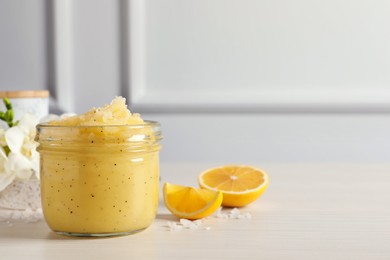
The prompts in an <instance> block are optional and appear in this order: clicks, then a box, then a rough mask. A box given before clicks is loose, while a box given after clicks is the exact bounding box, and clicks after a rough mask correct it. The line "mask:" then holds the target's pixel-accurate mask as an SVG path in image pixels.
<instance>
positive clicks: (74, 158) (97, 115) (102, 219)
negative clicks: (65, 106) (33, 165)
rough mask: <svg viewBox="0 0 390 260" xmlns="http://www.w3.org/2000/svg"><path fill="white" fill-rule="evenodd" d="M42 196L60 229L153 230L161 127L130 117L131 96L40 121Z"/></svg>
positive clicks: (49, 218) (85, 232)
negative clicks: (127, 104)
mask: <svg viewBox="0 0 390 260" xmlns="http://www.w3.org/2000/svg"><path fill="white" fill-rule="evenodd" d="M37 129H38V132H37V136H36V140H37V141H38V142H39V143H40V145H39V148H38V151H39V153H40V155H41V166H40V167H41V197H42V208H43V213H44V216H45V219H46V222H47V223H48V225H49V227H50V228H51V229H52V230H53V231H55V232H57V233H61V234H67V235H78V236H110V235H122V234H130V233H134V232H137V231H140V230H143V229H145V228H146V227H148V226H149V225H150V224H151V223H152V222H153V220H154V218H155V216H156V211H157V206H158V191H159V150H160V145H159V141H160V139H161V132H160V125H159V124H158V123H157V122H152V121H144V120H142V119H141V117H140V116H139V115H138V114H132V113H131V112H130V111H129V110H128V109H127V106H126V104H125V99H124V98H121V97H117V98H115V99H114V100H113V101H112V102H111V104H110V105H107V106H105V107H102V108H96V109H92V110H90V111H88V112H87V113H85V114H83V115H79V116H74V117H69V118H66V119H63V120H56V121H51V122H49V123H46V124H40V125H38V126H37Z"/></svg>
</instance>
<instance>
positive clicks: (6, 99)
mask: <svg viewBox="0 0 390 260" xmlns="http://www.w3.org/2000/svg"><path fill="white" fill-rule="evenodd" d="M3 102H4V105H5V107H6V108H7V110H11V109H12V104H11V101H10V100H9V99H8V98H3Z"/></svg>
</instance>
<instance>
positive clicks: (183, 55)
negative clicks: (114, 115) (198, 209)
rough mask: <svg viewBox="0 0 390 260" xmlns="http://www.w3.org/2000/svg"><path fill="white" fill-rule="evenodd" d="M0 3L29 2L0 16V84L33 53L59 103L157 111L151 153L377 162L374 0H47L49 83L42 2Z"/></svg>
mask: <svg viewBox="0 0 390 260" xmlns="http://www.w3.org/2000/svg"><path fill="white" fill-rule="evenodd" d="M3 2H4V1H3ZM3 2H0V3H1V5H2V7H3V6H7V5H13V6H17V5H20V6H19V7H18V9H17V10H18V11H17V13H18V15H19V9H23V8H29V10H30V12H29V13H28V14H27V15H24V16H23V17H24V18H23V19H22V18H21V16H17V15H16V16H15V15H12V16H10V15H7V16H3V15H1V16H0V21H1V24H0V29H1V30H2V31H1V33H0V36H1V37H2V38H1V39H3V37H4V35H9V34H15V33H16V32H17V33H18V34H19V35H21V38H18V39H16V38H12V37H11V38H10V40H9V43H7V44H4V43H0V44H2V45H1V48H0V54H2V55H4V53H7V54H9V53H13V55H14V56H15V57H16V58H15V59H14V61H13V62H14V63H15V64H16V65H15V64H14V65H13V66H11V67H9V68H7V69H8V70H9V72H7V73H6V75H5V74H3V73H2V74H0V86H4V85H7V84H10V83H12V84H13V85H14V86H15V89H16V88H17V86H18V87H19V86H22V85H23V84H21V83H20V77H17V75H15V74H18V73H19V71H20V68H19V64H29V63H33V64H38V68H36V67H32V66H26V68H27V69H23V70H25V71H26V72H25V73H26V75H30V76H31V75H34V76H35V78H34V77H28V78H27V82H28V83H29V85H31V86H32V87H31V88H35V89H36V88H42V86H44V87H45V88H46V87H48V86H47V85H48V81H49V82H52V83H53V85H54V86H55V87H57V89H56V94H57V95H59V94H61V93H64V94H62V95H59V96H58V98H59V102H60V103H61V104H63V105H64V107H65V108H66V109H67V110H74V111H76V112H83V111H85V110H86V109H88V108H90V107H91V106H99V105H101V104H103V103H107V102H109V101H110V100H111V99H112V98H113V97H114V96H115V95H121V94H122V95H127V96H128V97H129V100H130V101H131V107H132V109H133V110H135V111H136V112H141V113H142V114H143V115H144V117H145V118H147V119H154V120H158V121H160V122H161V123H162V125H163V131H164V136H165V139H164V142H163V145H164V148H163V151H162V160H163V161H208V162H216V163H229V162H254V163H256V162H257V163H261V162H270V161H271V162H307V161H309V162H317V161H320V162H335V161H336V162H385V161H387V160H388V156H387V154H388V151H389V148H390V138H388V133H390V120H389V119H390V114H389V111H390V101H389V100H390V96H389V93H390V87H389V84H390V77H389V75H390V73H389V72H390V53H389V52H388V51H387V50H386V46H390V42H389V41H390V37H389V34H388V33H386V31H387V25H388V24H389V23H390V18H389V16H388V15H387V14H388V13H389V11H390V4H389V3H388V2H387V1H375V2H369V1H363V0H361V1H347V0H342V1H325V0H324V1H315V2H313V1H308V0H299V1H287V0H279V1H266V0H262V1H254V0H247V1H239V2H238V1H233V0H228V1H221V0H212V1H192V0H191V1H179V0H163V1H161V0H160V1H155V0H148V1H140V0H132V1H130V2H127V1H111V0H99V1H93V0H83V1H75V0H69V1H67V2H66V4H64V2H61V1H60V0H56V1H54V8H53V10H55V11H53V10H51V9H50V8H49V10H47V11H48V12H51V11H53V14H54V15H53V18H54V22H56V26H55V27H54V28H55V30H56V31H55V32H54V35H56V37H55V39H57V43H56V42H55V41H51V43H52V44H53V45H54V47H55V50H54V55H53V60H52V62H53V64H54V65H56V67H57V71H56V77H55V79H54V80H52V81H50V80H47V78H48V77H49V79H50V76H51V74H50V73H49V75H47V74H48V71H49V68H46V67H45V66H46V64H47V63H46V61H45V59H46V58H45V53H44V50H45V40H46V38H45V37H46V33H45V32H46V30H47V26H46V25H45V24H44V23H43V24H42V23H40V22H42V19H41V20H39V19H38V18H39V17H41V16H42V13H44V12H45V8H44V6H43V3H44V1H34V2H31V1H30V2H28V1H25V2H22V1H20V2H18V1H6V2H4V3H3ZM11 3H12V4H11ZM30 5H32V6H33V7H31V6H30ZM59 5H61V8H58V6H59ZM55 7H57V9H56V8H55ZM2 10H4V8H0V12H4V11H2ZM14 12H16V11H14ZM8 13H9V11H8V12H7V14H8ZM0 14H2V13H0ZM49 17H50V16H49ZM32 21H35V23H33V22H32ZM39 21H40V22H39ZM8 23H11V25H8ZM24 23H28V24H29V26H27V27H23V26H21V24H24ZM12 24H14V25H12ZM3 31H4V32H3ZM32 32H33V33H32ZM8 38H9V37H8ZM30 38H32V39H33V40H31V39H30ZM58 39H61V41H60V44H59V43H58ZM25 40H26V41H27V40H29V41H33V42H35V44H32V45H31V46H30V45H27V44H26V45H23V44H24V41H25ZM18 44H19V45H20V44H22V45H23V46H21V48H22V49H23V52H26V53H27V54H26V55H27V56H25V55H21V54H20V53H19V52H18V50H19V45H18ZM15 46H16V47H15ZM64 54H66V55H64ZM28 55H29V56H28ZM30 56H31V57H34V58H30ZM27 57H29V58H27ZM6 65H7V63H6V62H4V60H2V59H0V66H1V68H3V67H5V66H6ZM39 65H40V66H39ZM58 68H60V69H58ZM61 68H67V69H61ZM36 70H38V72H36ZM2 71H3V69H2ZM37 75H38V76H37ZM60 79H65V80H60ZM65 81H66V82H67V84H64V82H65ZM49 85H50V84H49ZM23 86H24V85H23ZM68 87H70V88H69V89H68Z"/></svg>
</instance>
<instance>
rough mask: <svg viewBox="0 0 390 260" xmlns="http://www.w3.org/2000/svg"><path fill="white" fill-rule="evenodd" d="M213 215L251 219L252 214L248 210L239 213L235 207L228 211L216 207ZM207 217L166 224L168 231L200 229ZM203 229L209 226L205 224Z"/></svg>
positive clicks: (216, 216) (222, 217)
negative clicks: (224, 211)
mask: <svg viewBox="0 0 390 260" xmlns="http://www.w3.org/2000/svg"><path fill="white" fill-rule="evenodd" d="M213 217H215V218H221V219H251V218H252V215H251V214H250V213H249V212H246V213H243V214H241V213H240V210H239V209H237V208H233V209H232V210H230V211H229V212H228V213H223V212H222V207H221V208H219V209H217V211H216V212H215V213H214V214H213ZM208 219H210V217H207V218H203V219H198V220H194V221H191V220H188V219H184V218H182V219H180V220H179V221H178V222H172V221H168V223H167V226H168V228H169V230H170V231H177V230H183V229H190V230H194V229H200V228H201V226H202V225H203V223H204V221H205V220H208ZM203 229H205V230H210V229H211V227H209V226H207V227H205V228H203Z"/></svg>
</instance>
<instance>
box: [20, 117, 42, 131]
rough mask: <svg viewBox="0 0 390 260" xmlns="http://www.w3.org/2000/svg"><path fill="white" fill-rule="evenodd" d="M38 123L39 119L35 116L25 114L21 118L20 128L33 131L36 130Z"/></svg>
mask: <svg viewBox="0 0 390 260" xmlns="http://www.w3.org/2000/svg"><path fill="white" fill-rule="evenodd" d="M38 123H39V120H38V118H36V117H35V116H34V115H33V114H30V113H25V114H24V115H23V116H22V118H20V120H19V123H18V126H20V127H23V128H26V129H31V128H35V126H36V125H37V124H38Z"/></svg>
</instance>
